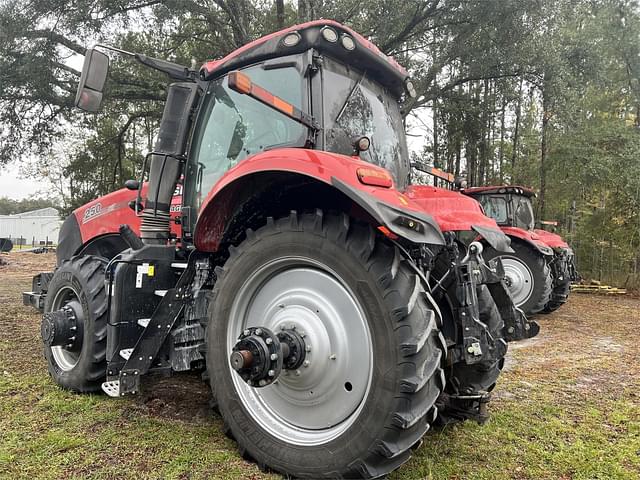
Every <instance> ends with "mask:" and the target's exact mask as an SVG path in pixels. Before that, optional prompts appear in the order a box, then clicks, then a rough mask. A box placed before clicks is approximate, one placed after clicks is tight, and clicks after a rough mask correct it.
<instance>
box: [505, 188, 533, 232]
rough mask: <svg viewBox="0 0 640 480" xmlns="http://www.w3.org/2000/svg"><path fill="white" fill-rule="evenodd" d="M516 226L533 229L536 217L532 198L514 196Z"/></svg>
mask: <svg viewBox="0 0 640 480" xmlns="http://www.w3.org/2000/svg"><path fill="white" fill-rule="evenodd" d="M511 198H512V205H513V223H514V226H516V227H519V228H522V229H524V230H533V227H534V217H533V207H532V206H531V200H530V199H529V198H527V197H520V196H515V195H514V196H512V197H511Z"/></svg>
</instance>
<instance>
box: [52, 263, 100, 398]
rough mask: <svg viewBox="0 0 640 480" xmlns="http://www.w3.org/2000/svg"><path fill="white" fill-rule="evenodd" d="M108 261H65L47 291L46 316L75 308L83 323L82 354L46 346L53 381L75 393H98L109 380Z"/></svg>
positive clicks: (54, 275) (57, 270)
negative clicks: (107, 356)
mask: <svg viewBox="0 0 640 480" xmlns="http://www.w3.org/2000/svg"><path fill="white" fill-rule="evenodd" d="M105 266H106V261H105V260H104V259H103V258H100V257H93V256H90V255H86V256H81V257H72V258H70V259H69V260H65V261H64V262H63V263H62V265H60V266H59V267H58V268H57V269H56V271H55V272H54V274H53V277H52V278H51V282H49V287H48V290H47V297H46V300H45V309H44V311H45V312H51V311H53V310H58V309H60V308H61V307H63V306H65V305H68V306H73V308H74V311H75V312H76V317H77V318H78V319H79V320H81V321H82V325H83V330H84V331H83V340H82V346H81V348H80V350H79V351H70V350H67V349H65V348H64V347H50V346H48V345H44V355H45V358H46V360H47V365H48V369H49V373H50V374H51V377H52V378H53V380H54V381H55V382H56V383H57V384H58V385H60V386H61V387H63V388H66V389H68V390H73V391H75V392H96V391H99V390H100V385H101V384H102V382H103V381H104V378H105V376H106V369H107V361H106V348H107V295H106V291H105V284H104V270H105Z"/></svg>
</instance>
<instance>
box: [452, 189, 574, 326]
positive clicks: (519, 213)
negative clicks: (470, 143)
mask: <svg viewBox="0 0 640 480" xmlns="http://www.w3.org/2000/svg"><path fill="white" fill-rule="evenodd" d="M462 192H463V193H464V194H465V195H468V196H470V197H472V198H474V199H476V200H478V201H479V202H480V204H482V206H483V208H484V211H485V213H486V214H487V215H488V216H490V217H492V218H493V219H494V220H495V221H496V222H497V223H498V225H500V227H501V228H502V231H503V232H504V233H505V234H506V235H508V236H509V238H511V245H512V247H513V249H514V250H515V254H503V253H500V252H497V251H495V250H492V249H489V250H488V251H487V252H486V253H485V255H486V256H487V258H496V257H500V258H501V259H502V263H503V265H504V268H505V273H506V280H507V283H508V285H509V289H510V291H511V293H512V296H513V298H514V302H515V303H516V304H517V305H519V306H521V308H522V309H523V310H524V311H525V312H528V313H537V312H543V313H550V312H552V311H554V310H556V309H558V308H559V307H560V306H561V305H563V304H564V303H565V302H566V301H567V298H568V296H569V292H570V290H571V282H572V281H575V280H577V279H578V274H577V271H576V267H575V257H574V253H573V250H572V249H571V247H570V246H569V244H567V242H565V241H564V240H563V239H562V237H561V236H560V235H558V234H556V233H552V232H549V231H546V230H542V229H538V228H535V218H534V213H533V207H532V204H531V199H532V198H533V197H535V192H534V191H533V190H531V189H529V188H526V187H520V186H489V187H473V188H467V189H463V190H462Z"/></svg>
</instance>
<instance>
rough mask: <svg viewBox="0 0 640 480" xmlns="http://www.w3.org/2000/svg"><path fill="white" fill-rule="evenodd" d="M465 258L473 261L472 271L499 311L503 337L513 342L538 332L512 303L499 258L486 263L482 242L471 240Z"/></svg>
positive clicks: (536, 325) (537, 326) (538, 329)
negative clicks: (473, 268) (483, 285)
mask: <svg viewBox="0 0 640 480" xmlns="http://www.w3.org/2000/svg"><path fill="white" fill-rule="evenodd" d="M465 259H467V260H471V261H472V262H474V263H475V266H476V268H475V270H474V273H475V274H476V277H477V281H478V283H483V284H485V285H486V286H487V288H488V289H489V293H491V296H492V297H493V301H494V302H495V304H496V306H497V307H498V310H499V311H500V315H501V316H502V320H503V321H504V339H505V340H506V341H507V342H513V341H515V340H523V339H525V338H531V337H535V336H536V335H537V334H538V333H539V332H540V326H539V325H538V323H537V322H536V321H534V320H529V319H527V317H526V315H525V314H524V312H523V311H522V310H520V309H519V308H518V307H516V306H515V304H514V303H513V300H512V299H511V295H510V294H509V289H508V287H507V285H506V283H505V274H504V267H503V266H502V262H501V261H500V258H496V259H493V260H490V261H489V263H488V264H487V262H485V260H484V259H483V258H482V244H480V243H478V242H472V243H471V245H470V246H469V253H468V254H467V256H466V257H465ZM463 261H464V260H463Z"/></svg>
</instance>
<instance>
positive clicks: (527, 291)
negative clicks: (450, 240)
mask: <svg viewBox="0 0 640 480" xmlns="http://www.w3.org/2000/svg"><path fill="white" fill-rule="evenodd" d="M511 248H513V250H514V251H515V253H502V252H497V251H496V250H494V249H493V248H490V247H489V248H486V249H485V251H484V253H483V254H482V255H483V257H484V258H485V259H486V260H487V261H488V260H492V259H494V258H496V257H500V259H501V260H502V265H503V267H504V270H505V282H506V284H507V287H508V288H509V293H510V294H511V298H512V299H513V303H514V304H515V305H516V307H518V308H519V309H521V310H522V311H523V312H524V313H525V314H526V315H533V314H535V313H538V312H541V311H542V310H543V309H544V307H545V305H546V304H547V303H548V302H549V299H550V298H551V290H552V287H553V278H552V276H551V269H550V268H549V265H547V262H546V260H545V258H544V256H543V255H542V254H541V253H539V252H537V251H535V250H534V249H533V248H532V247H529V246H528V245H525V244H523V243H519V242H512V244H511Z"/></svg>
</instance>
